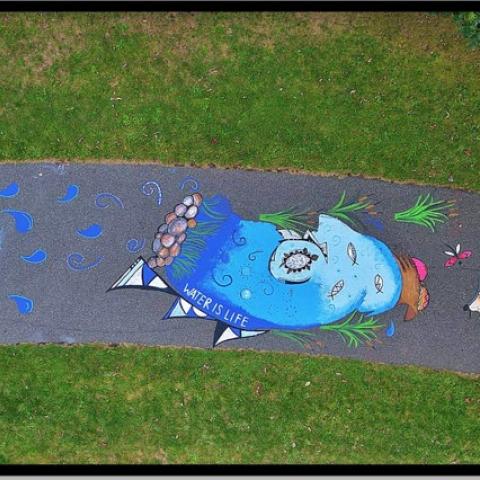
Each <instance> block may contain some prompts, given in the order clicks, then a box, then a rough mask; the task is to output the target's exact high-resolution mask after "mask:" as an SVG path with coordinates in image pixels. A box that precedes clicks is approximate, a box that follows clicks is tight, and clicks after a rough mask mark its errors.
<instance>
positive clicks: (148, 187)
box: [142, 181, 162, 206]
mask: <svg viewBox="0 0 480 480" xmlns="http://www.w3.org/2000/svg"><path fill="white" fill-rule="evenodd" d="M142 193H143V194H144V195H147V196H150V195H153V194H155V193H156V194H157V204H158V206H160V205H161V204H162V189H161V188H160V185H159V184H158V183H157V182H154V181H150V182H146V183H144V184H143V185H142Z"/></svg>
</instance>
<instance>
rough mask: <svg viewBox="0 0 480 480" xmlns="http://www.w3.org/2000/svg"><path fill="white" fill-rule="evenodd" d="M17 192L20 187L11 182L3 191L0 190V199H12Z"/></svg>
mask: <svg viewBox="0 0 480 480" xmlns="http://www.w3.org/2000/svg"><path fill="white" fill-rule="evenodd" d="M19 192H20V187H19V186H18V183H15V182H13V183H11V184H10V185H8V186H7V187H5V188H4V189H3V190H0V198H14V197H16V196H17V195H18V193H19Z"/></svg>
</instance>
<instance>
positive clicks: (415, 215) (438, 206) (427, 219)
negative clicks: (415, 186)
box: [394, 194, 454, 232]
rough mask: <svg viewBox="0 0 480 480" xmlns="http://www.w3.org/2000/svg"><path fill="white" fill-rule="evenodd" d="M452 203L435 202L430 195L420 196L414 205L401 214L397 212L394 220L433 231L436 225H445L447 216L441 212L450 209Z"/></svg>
mask: <svg viewBox="0 0 480 480" xmlns="http://www.w3.org/2000/svg"><path fill="white" fill-rule="evenodd" d="M453 205H454V202H446V201H444V200H439V201H435V200H434V199H433V197H432V196H431V195H430V194H427V195H425V196H423V195H420V196H419V197H418V199H417V202H416V203H415V205H414V206H413V207H411V208H409V209H408V210H404V211H403V212H397V213H395V215H394V219H395V221H397V222H405V223H415V224H416V225H421V226H423V227H426V228H429V229H430V230H431V231H432V232H434V231H435V227H436V226H437V223H445V222H446V221H447V220H448V216H447V215H446V214H445V213H443V212H442V210H443V211H445V210H448V209H449V208H452V207H453Z"/></svg>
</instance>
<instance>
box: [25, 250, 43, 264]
mask: <svg viewBox="0 0 480 480" xmlns="http://www.w3.org/2000/svg"><path fill="white" fill-rule="evenodd" d="M22 258H23V260H25V261H26V262H27V263H33V264H39V263H42V262H44V261H45V260H46V259H47V253H46V252H44V251H43V250H41V249H38V250H35V251H34V252H33V253H32V254H31V255H25V256H24V255H22Z"/></svg>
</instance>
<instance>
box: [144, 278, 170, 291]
mask: <svg viewBox="0 0 480 480" xmlns="http://www.w3.org/2000/svg"><path fill="white" fill-rule="evenodd" d="M148 286H149V287H153V288H160V289H162V290H165V289H166V288H168V285H167V284H166V283H165V282H164V281H163V280H162V279H161V278H160V277H158V276H157V277H155V278H154V279H153V280H152V281H151V282H150V283H149V284H148Z"/></svg>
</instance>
